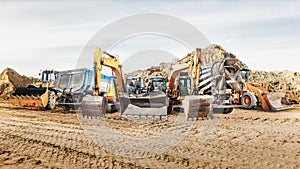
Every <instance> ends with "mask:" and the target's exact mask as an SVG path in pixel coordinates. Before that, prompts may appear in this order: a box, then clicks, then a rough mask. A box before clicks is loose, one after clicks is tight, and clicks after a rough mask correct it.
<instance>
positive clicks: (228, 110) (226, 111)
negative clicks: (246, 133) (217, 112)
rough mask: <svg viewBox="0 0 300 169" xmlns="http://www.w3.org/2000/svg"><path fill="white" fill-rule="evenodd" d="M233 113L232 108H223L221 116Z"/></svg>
mask: <svg viewBox="0 0 300 169" xmlns="http://www.w3.org/2000/svg"><path fill="white" fill-rule="evenodd" d="M232 111H233V108H225V109H224V110H223V114H229V113H231V112H232Z"/></svg>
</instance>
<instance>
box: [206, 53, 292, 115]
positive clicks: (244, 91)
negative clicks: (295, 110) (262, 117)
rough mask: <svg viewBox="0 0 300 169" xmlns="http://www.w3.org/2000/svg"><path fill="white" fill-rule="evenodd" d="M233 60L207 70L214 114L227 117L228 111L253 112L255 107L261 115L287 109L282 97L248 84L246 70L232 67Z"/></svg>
mask: <svg viewBox="0 0 300 169" xmlns="http://www.w3.org/2000/svg"><path fill="white" fill-rule="evenodd" d="M236 62H238V60H237V59H236V58H230V57H229V58H225V59H224V60H223V61H220V62H216V63H214V64H213V65H212V66H211V67H210V69H211V80H212V81H211V91H210V92H211V93H212V95H213V96H214V107H215V109H216V111H223V113H229V112H231V111H232V108H235V107H243V108H246V109H253V108H254V107H256V106H257V105H259V106H261V107H262V109H263V110H265V111H280V110H285V109H290V108H292V107H293V106H292V105H290V104H289V103H288V101H287V99H286V98H285V94H284V93H269V92H268V90H267V89H266V88H263V87H261V86H259V85H257V84H253V83H249V81H248V77H249V76H250V70H249V69H246V68H240V67H238V66H236V64H235V63H236Z"/></svg>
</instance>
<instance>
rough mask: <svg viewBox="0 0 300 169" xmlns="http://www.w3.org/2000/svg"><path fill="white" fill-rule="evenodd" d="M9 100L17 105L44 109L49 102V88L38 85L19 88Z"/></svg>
mask: <svg viewBox="0 0 300 169" xmlns="http://www.w3.org/2000/svg"><path fill="white" fill-rule="evenodd" d="M9 100H10V101H11V103H12V104H14V105H16V106H21V107H24V108H28V109H42V108H45V107H46V106H47V104H48V89H47V88H36V87H27V88H17V89H16V91H15V92H14V93H13V94H11V96H10V97H9Z"/></svg>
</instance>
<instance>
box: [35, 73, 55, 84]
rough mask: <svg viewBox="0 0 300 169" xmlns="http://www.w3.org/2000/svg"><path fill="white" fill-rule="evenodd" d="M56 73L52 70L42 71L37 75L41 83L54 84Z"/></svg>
mask: <svg viewBox="0 0 300 169" xmlns="http://www.w3.org/2000/svg"><path fill="white" fill-rule="evenodd" d="M57 73H58V72H57V71H54V70H44V71H42V73H39V75H40V76H41V79H42V82H43V83H49V82H55V80H56V79H57Z"/></svg>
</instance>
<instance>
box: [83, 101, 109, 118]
mask: <svg viewBox="0 0 300 169" xmlns="http://www.w3.org/2000/svg"><path fill="white" fill-rule="evenodd" d="M81 109H82V115H83V117H91V118H92V117H95V118H97V117H98V118H101V117H104V116H105V113H106V109H107V99H106V98H105V97H102V96H85V97H84V98H83V99H82V102H81Z"/></svg>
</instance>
